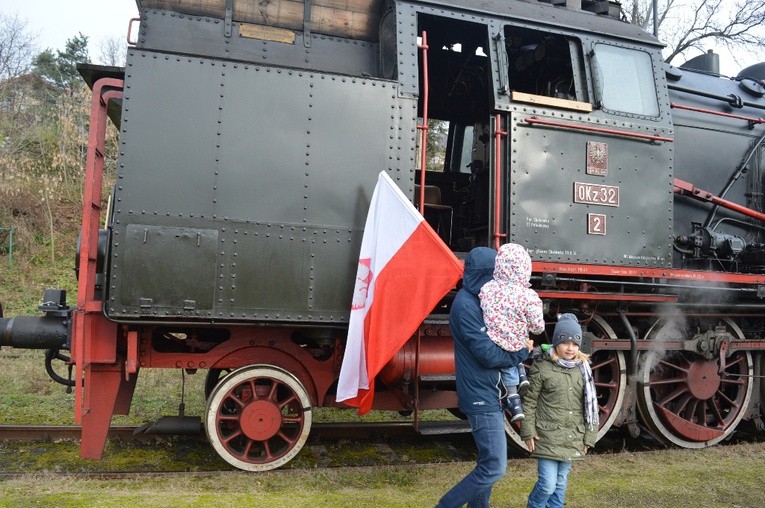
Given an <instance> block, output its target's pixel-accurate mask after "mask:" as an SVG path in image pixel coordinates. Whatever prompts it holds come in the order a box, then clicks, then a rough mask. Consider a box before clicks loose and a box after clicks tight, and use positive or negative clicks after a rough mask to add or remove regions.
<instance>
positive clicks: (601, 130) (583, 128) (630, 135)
mask: <svg viewBox="0 0 765 508" xmlns="http://www.w3.org/2000/svg"><path fill="white" fill-rule="evenodd" d="M524 122H526V123H528V124H531V125H546V126H548V127H559V128H561V129H571V130H575V131H587V132H599V133H601V134H611V135H614V136H622V137H625V138H634V139H645V140H647V141H663V142H665V143H672V142H673V141H674V140H673V139H672V138H667V137H664V136H657V135H654V134H640V133H639V132H631V131H622V130H618V129H605V128H603V127H593V126H591V125H582V124H573V123H566V122H556V121H553V120H543V119H541V118H537V117H535V116H531V117H529V118H526V119H524Z"/></svg>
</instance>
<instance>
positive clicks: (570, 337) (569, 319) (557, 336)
mask: <svg viewBox="0 0 765 508" xmlns="http://www.w3.org/2000/svg"><path fill="white" fill-rule="evenodd" d="M564 342H573V343H575V344H576V345H577V346H579V347H581V346H582V327H581V326H579V322H578V321H577V320H576V316H575V315H573V314H569V313H566V314H558V322H557V323H555V330H554V331H553V336H552V345H553V347H555V346H557V345H558V344H563V343H564Z"/></svg>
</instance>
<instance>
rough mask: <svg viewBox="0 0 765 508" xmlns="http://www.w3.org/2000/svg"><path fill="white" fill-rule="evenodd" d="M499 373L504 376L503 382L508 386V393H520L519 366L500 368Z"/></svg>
mask: <svg viewBox="0 0 765 508" xmlns="http://www.w3.org/2000/svg"><path fill="white" fill-rule="evenodd" d="M499 373H500V375H501V376H502V384H503V385H505V388H507V393H508V394H509V395H512V394H515V393H518V383H520V378H519V377H518V367H505V368H504V369H500V370H499Z"/></svg>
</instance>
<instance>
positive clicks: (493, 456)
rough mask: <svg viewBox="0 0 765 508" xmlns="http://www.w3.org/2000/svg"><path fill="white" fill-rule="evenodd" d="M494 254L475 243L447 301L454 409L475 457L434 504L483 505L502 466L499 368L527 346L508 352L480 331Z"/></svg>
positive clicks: (445, 507) (441, 507)
mask: <svg viewBox="0 0 765 508" xmlns="http://www.w3.org/2000/svg"><path fill="white" fill-rule="evenodd" d="M496 255H497V252H496V251H495V250H494V249H490V248H488V247H476V248H475V249H473V250H471V251H470V252H469V253H468V255H467V258H465V270H464V272H463V275H462V289H460V291H459V292H458V293H457V297H456V298H455V299H454V303H452V309H451V313H450V314H449V329H450V330H451V332H452V336H453V337H454V362H455V366H456V370H457V396H458V397H459V407H460V411H462V412H463V413H465V415H467V418H468V420H469V422H470V429H471V432H472V433H473V439H474V440H475V444H476V447H477V448H478V459H477V460H476V466H475V468H474V469H473V470H472V471H471V472H470V473H468V475H467V476H465V478H463V479H462V480H461V481H460V482H459V483H458V484H457V485H455V486H454V487H452V489H451V490H450V491H449V492H447V493H446V494H445V495H444V497H442V498H441V500H440V501H439V503H438V506H437V508H457V507H461V506H463V505H464V504H465V503H467V505H468V507H469V508H489V497H490V496H491V489H492V487H493V486H494V484H495V483H496V482H497V481H498V480H499V479H500V478H502V476H503V475H504V474H505V470H506V469H507V437H506V436H505V415H504V412H503V410H502V406H501V404H500V399H502V397H504V396H505V387H504V385H503V384H502V380H501V376H500V369H501V368H503V367H514V366H516V365H518V364H519V363H520V362H522V361H523V360H525V359H526V358H527V357H528V355H529V352H530V351H531V349H532V347H533V342H532V341H531V340H528V341H527V342H526V346H527V349H521V350H520V351H517V352H514V353H511V352H509V351H505V350H504V349H502V348H500V347H499V346H497V345H496V344H495V343H494V342H493V341H492V340H491V339H490V338H489V336H488V335H487V334H486V326H485V324H484V322H483V313H482V312H481V303H480V301H479V299H478V293H479V291H480V290H481V287H482V286H483V285H484V284H486V283H487V282H488V281H490V280H491V279H492V276H493V274H494V259H495V257H496Z"/></svg>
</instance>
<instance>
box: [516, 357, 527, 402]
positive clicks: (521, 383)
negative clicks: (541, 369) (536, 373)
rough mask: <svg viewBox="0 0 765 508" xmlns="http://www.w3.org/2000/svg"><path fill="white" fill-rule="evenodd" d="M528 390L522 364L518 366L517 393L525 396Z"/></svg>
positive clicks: (524, 368)
mask: <svg viewBox="0 0 765 508" xmlns="http://www.w3.org/2000/svg"><path fill="white" fill-rule="evenodd" d="M528 390H529V378H528V377H527V376H526V367H524V366H523V364H522V363H519V364H518V393H519V394H521V395H525V394H526V392H527V391H528Z"/></svg>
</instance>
